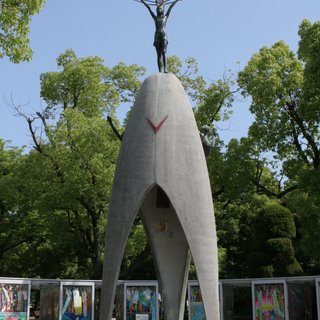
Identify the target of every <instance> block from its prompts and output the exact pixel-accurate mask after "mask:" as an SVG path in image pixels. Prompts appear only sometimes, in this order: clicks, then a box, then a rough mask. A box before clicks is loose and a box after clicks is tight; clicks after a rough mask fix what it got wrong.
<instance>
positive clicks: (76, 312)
mask: <svg viewBox="0 0 320 320" xmlns="http://www.w3.org/2000/svg"><path fill="white" fill-rule="evenodd" d="M60 320H94V282H61V284H60Z"/></svg>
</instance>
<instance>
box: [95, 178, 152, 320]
mask: <svg viewBox="0 0 320 320" xmlns="http://www.w3.org/2000/svg"><path fill="white" fill-rule="evenodd" d="M119 187H121V188H124V190H126V188H127V187H128V186H127V185H126V182H124V181H121V179H119V180H118V182H117V183H115V185H114V188H113V190H114V191H115V190H117V189H118V188H119ZM149 188H150V187H149ZM149 188H148V187H147V185H144V184H141V185H140V186H139V187H137V188H135V191H134V192H131V194H127V193H123V192H113V194H112V203H111V206H110V210H109V217H108V223H107V235H106V246H105V257H104V265H103V281H102V291H101V305H100V320H111V318H112V311H113V304H114V298H115V292H116V287H117V281H118V278H119V272H120V267H121V263H122V258H123V254H124V250H125V248H126V244H127V240H128V236H129V233H130V230H131V227H132V224H133V222H134V219H135V217H136V214H137V210H132V208H139V207H140V203H141V201H142V200H143V197H144V194H145V193H146V192H147V191H148V189H149ZM146 190H147V191H146Z"/></svg>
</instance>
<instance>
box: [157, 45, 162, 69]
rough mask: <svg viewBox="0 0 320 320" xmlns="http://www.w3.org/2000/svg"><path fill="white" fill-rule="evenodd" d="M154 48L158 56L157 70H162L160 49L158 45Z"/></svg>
mask: <svg viewBox="0 0 320 320" xmlns="http://www.w3.org/2000/svg"><path fill="white" fill-rule="evenodd" d="M156 50H157V56H158V69H159V72H163V62H162V59H163V58H162V51H161V48H160V46H159V45H158V46H157V47H156Z"/></svg>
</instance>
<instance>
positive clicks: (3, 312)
mask: <svg viewBox="0 0 320 320" xmlns="http://www.w3.org/2000/svg"><path fill="white" fill-rule="evenodd" d="M30 290H31V283H30V281H23V280H1V279H0V320H8V319H14V320H29V309H30V308H29V305H30Z"/></svg>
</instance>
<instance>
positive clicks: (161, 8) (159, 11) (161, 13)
mask: <svg viewBox="0 0 320 320" xmlns="http://www.w3.org/2000/svg"><path fill="white" fill-rule="evenodd" d="M157 16H158V17H163V16H164V5H163V4H161V5H157Z"/></svg>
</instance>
